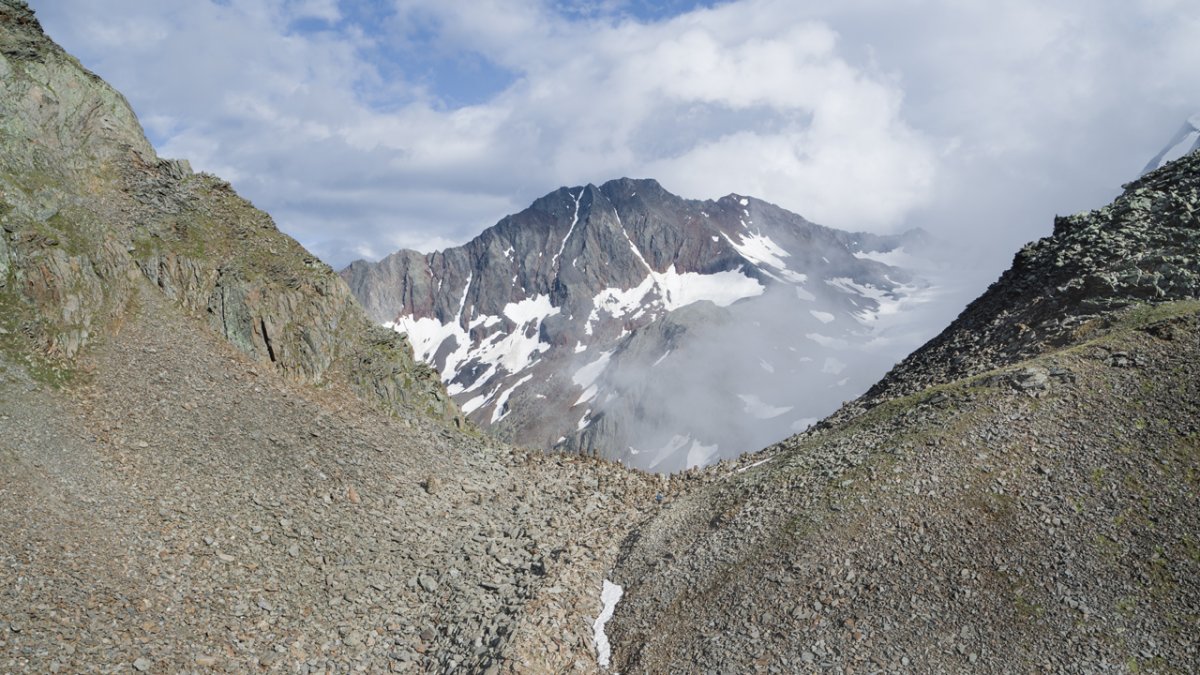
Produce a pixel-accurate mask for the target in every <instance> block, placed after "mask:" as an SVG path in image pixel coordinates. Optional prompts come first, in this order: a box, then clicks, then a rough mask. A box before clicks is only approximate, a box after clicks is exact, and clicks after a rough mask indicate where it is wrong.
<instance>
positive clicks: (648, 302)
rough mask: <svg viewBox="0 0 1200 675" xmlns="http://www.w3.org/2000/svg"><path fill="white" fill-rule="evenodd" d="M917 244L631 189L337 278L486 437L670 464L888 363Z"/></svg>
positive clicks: (591, 190)
mask: <svg viewBox="0 0 1200 675" xmlns="http://www.w3.org/2000/svg"><path fill="white" fill-rule="evenodd" d="M923 241H924V235H923V233H921V232H920V231H913V232H909V233H906V234H903V235H892V236H879V235H874V234H868V233H849V232H841V231H838V230H833V229H830V228H826V227H821V226H819V225H815V224H813V223H810V222H808V221H807V220H805V219H804V218H802V217H800V216H798V215H795V214H793V213H790V212H788V211H786V210H784V209H781V208H779V207H777V206H774V205H772V204H769V203H767V202H764V201H761V200H758V199H755V198H752V197H746V196H741V195H728V196H726V197H723V198H721V199H719V200H716V201H694V200H686V199H682V198H680V197H677V196H675V195H673V194H671V193H669V192H667V191H666V190H664V189H663V188H662V186H660V185H659V184H658V183H657V182H655V181H653V180H631V179H620V180H614V181H610V182H607V183H605V184H603V185H601V186H599V187H597V186H594V185H586V186H581V187H573V188H560V189H558V190H556V191H554V192H552V193H550V194H548V195H546V196H545V197H542V198H541V199H538V200H537V201H535V202H534V203H533V204H532V205H531V206H530V207H529V208H528V209H526V210H524V211H522V212H520V213H517V214H515V215H511V216H508V217H506V218H504V219H502V220H501V221H500V222H499V223H497V224H496V225H495V226H493V227H491V228H488V229H487V230H485V231H484V232H483V233H482V234H480V235H479V236H478V237H476V238H475V239H474V240H472V241H471V242H469V243H467V244H465V245H463V246H460V247H456V248H451V249H448V250H445V251H439V252H435V253H429V254H421V253H417V252H415V251H400V252H398V253H395V254H393V255H391V256H388V257H387V258H385V259H383V260H381V261H379V262H378V263H368V262H363V261H359V262H356V263H354V264H352V265H350V266H349V267H348V268H346V269H345V270H343V271H342V276H343V278H344V279H345V280H346V281H347V283H348V284H349V285H350V288H351V289H352V290H353V291H354V294H355V296H356V297H357V298H358V299H359V300H360V302H362V304H363V306H364V307H366V308H367V311H368V312H369V313H370V314H371V316H372V317H373V318H375V319H376V320H377V321H380V322H385V323H386V325H388V326H390V327H392V328H394V329H395V330H397V331H399V332H401V333H403V334H405V335H407V336H408V337H409V339H410V340H411V341H412V343H413V345H414V349H415V352H416V354H417V356H418V358H421V359H423V360H425V361H426V362H428V363H430V364H431V365H432V366H433V367H434V368H435V369H436V370H437V371H438V372H440V373H441V377H442V379H443V381H444V382H445V383H446V384H447V387H448V389H449V392H450V394H451V395H452V396H453V397H454V399H455V400H456V401H457V402H458V403H459V405H460V406H461V407H462V409H463V412H464V413H466V414H467V415H468V416H469V418H470V419H471V420H472V421H473V422H475V423H476V424H478V425H479V426H480V427H483V428H487V429H490V430H491V431H492V433H494V434H495V435H497V436H498V437H500V438H504V439H507V440H511V441H513V442H516V443H520V444H523V445H527V446H533V447H541V448H556V449H562V450H568V451H573V452H584V453H599V454H602V455H604V456H606V457H609V458H613V459H620V460H622V461H623V462H626V463H628V464H630V465H634V466H639V467H643V468H648V469H653V470H657V471H672V470H678V469H681V468H686V467H689V466H696V465H700V464H706V463H709V462H711V461H714V460H715V459H717V458H718V457H721V456H726V457H728V456H735V455H737V454H739V453H740V452H743V451H746V450H749V449H752V448H755V447H761V446H762V445H764V444H766V443H769V442H772V441H774V440H778V439H779V438H783V437H785V436H787V435H788V434H790V433H793V432H795V431H797V430H800V429H803V428H804V427H805V426H807V425H808V424H809V423H811V422H814V421H816V419H818V418H819V417H821V416H823V415H824V414H826V413H828V412H830V411H831V410H832V409H833V408H834V407H835V406H836V402H837V401H840V400H843V399H845V398H848V397H849V395H852V393H853V392H856V391H861V390H862V389H863V388H865V387H866V386H867V385H868V384H869V383H870V381H871V379H873V378H874V377H875V376H876V375H877V374H878V373H879V372H883V370H884V369H885V368H886V367H887V366H889V365H891V363H893V361H894V358H895V357H897V356H899V354H896V353H894V350H893V351H888V350H880V349H872V347H871V345H872V344H873V343H874V344H876V345H877V344H879V343H882V342H883V340H882V339H881V338H882V336H883V333H884V329H883V328H881V325H882V324H886V323H887V322H888V320H889V317H890V316H891V315H893V314H895V313H896V312H897V310H898V308H899V307H901V306H902V305H904V304H905V303H911V302H915V301H916V300H917V299H918V298H919V297H920V294H921V292H922V291H924V290H926V287H927V284H925V283H924V282H923V281H922V280H920V279H919V278H917V277H916V276H915V275H914V274H913V273H912V272H910V271H908V270H906V269H903V268H902V267H898V266H897V265H899V264H901V262H904V261H906V260H908V259H910V257H909V256H910V254H912V253H919V252H920V249H921V246H922V244H923ZM781 335H787V336H798V337H799V339H792V338H791V337H789V338H788V339H786V340H780V339H779V338H778V336H781ZM848 361H849V362H851V363H852V364H853V365H851V364H850V363H847V362H848ZM797 380H804V381H805V382H806V383H807V386H806V387H803V388H797V387H795V386H794V383H795V382H796V381H797ZM841 392H846V393H841Z"/></svg>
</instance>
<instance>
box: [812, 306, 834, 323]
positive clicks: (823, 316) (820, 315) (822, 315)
mask: <svg viewBox="0 0 1200 675" xmlns="http://www.w3.org/2000/svg"><path fill="white" fill-rule="evenodd" d="M808 313H809V314H812V315H813V316H814V317H816V319H817V321H820V322H821V323H832V322H833V320H834V318H835V317H834V316H833V315H832V314H830V313H829V312H818V311H817V310H815V309H810V310H808Z"/></svg>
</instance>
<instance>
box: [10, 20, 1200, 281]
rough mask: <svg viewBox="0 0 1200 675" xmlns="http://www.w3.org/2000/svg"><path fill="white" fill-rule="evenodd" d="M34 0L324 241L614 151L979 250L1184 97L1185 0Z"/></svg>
mask: <svg viewBox="0 0 1200 675" xmlns="http://www.w3.org/2000/svg"><path fill="white" fill-rule="evenodd" d="M32 4H33V5H34V7H35V9H37V11H38V12H39V16H40V17H41V18H42V20H43V22H44V23H45V25H46V27H47V29H48V31H49V32H50V34H51V35H52V36H53V37H54V38H55V39H57V40H59V41H60V42H61V43H62V44H63V45H64V46H65V47H66V48H67V49H68V50H70V51H72V52H73V53H76V54H77V55H78V56H80V57H81V59H82V60H83V62H84V63H85V64H86V65H88V66H89V67H91V68H93V69H95V70H97V71H98V72H99V73H100V74H101V75H102V76H104V77H105V78H107V79H108V80H109V81H111V82H112V83H113V84H114V85H116V86H117V87H118V88H119V89H121V90H122V91H123V92H124V93H126V95H127V96H128V97H129V98H130V100H131V102H132V104H133V105H134V108H135V110H136V111H137V112H138V113H139V115H141V117H142V120H143V122H144V124H145V125H146V128H147V130H148V132H149V133H150V135H151V138H152V140H153V141H154V142H155V143H156V145H157V147H158V148H159V150H160V153H161V154H164V155H167V156H181V157H188V158H190V159H191V160H192V161H193V163H194V165H196V166H197V167H199V168H201V169H204V170H209V171H213V172H214V173H217V174H219V175H221V176H223V177H225V178H227V179H229V180H231V181H232V182H233V183H234V185H235V186H236V187H237V188H238V189H239V191H241V192H242V193H243V194H244V195H246V196H248V197H249V198H251V199H252V200H253V201H254V202H255V203H256V204H257V205H259V206H261V207H263V208H266V209H267V210H269V211H270V212H271V213H272V214H273V215H275V217H276V219H277V221H278V222H279V223H280V225H281V227H283V228H284V229H285V230H286V231H288V232H289V233H291V234H293V235H294V236H296V237H297V238H298V239H299V240H300V241H301V242H302V243H304V244H305V245H307V246H309V247H310V248H311V249H313V250H314V252H316V253H317V254H318V255H321V256H322V257H324V258H325V259H326V260H328V261H329V262H331V263H332V264H334V265H335V266H340V265H342V264H345V263H347V262H349V261H350V260H351V259H353V258H356V257H360V256H365V257H379V256H382V255H385V254H386V253H388V252H390V251H392V250H394V249H395V248H398V247H401V246H405V247H408V246H416V247H421V248H424V249H428V248H430V247H441V246H444V245H447V244H450V243H459V242H463V241H465V240H467V239H469V238H470V237H471V236H473V235H475V234H477V233H478V232H479V231H480V230H482V229H483V228H484V227H486V226H487V225H490V224H492V223H494V222H495V221H496V220H498V219H499V218H500V217H501V216H503V215H504V214H505V213H509V212H513V211H516V210H519V209H521V208H523V207H524V206H525V205H527V204H528V203H529V202H530V201H531V200H532V199H533V198H535V197H537V196H539V195H541V194H544V193H546V192H549V191H550V190H552V189H554V188H555V187H557V186H559V185H563V184H580V183H585V182H595V183H599V182H602V181H604V180H606V179H609V178H613V177H617V176H622V175H628V176H639V177H655V178H658V179H659V180H660V181H661V182H662V183H663V184H664V186H665V187H667V188H668V189H671V190H673V191H676V192H679V193H682V194H684V195H685V196H689V197H702V198H706V197H716V196H720V195H723V194H726V193H729V192H734V191H736V192H740V193H747V194H754V195H756V196H760V197H762V198H764V199H767V200H769V201H773V202H776V203H778V204H780V205H782V206H785V207H787V208H789V209H791V210H794V211H796V212H798V213H801V214H802V215H805V216H806V217H808V218H810V219H812V220H815V221H818V222H823V223H826V224H829V225H833V226H837V227H843V228H849V229H875V230H881V229H894V228H897V227H902V226H911V225H924V226H926V227H928V228H930V229H934V230H941V231H943V232H944V233H946V235H947V236H951V237H952V236H954V235H955V234H956V233H957V234H969V235H970V238H971V239H972V240H973V241H975V242H976V243H975V245H976V246H977V247H978V249H979V251H980V255H981V256H982V257H983V258H985V259H987V260H988V261H989V262H988V264H986V265H982V266H981V267H980V269H983V270H986V271H985V273H984V274H985V276H987V275H994V274H995V272H996V271H998V270H999V269H1000V268H1001V267H1002V266H1003V265H1004V264H1006V262H1007V259H1008V257H1009V254H1008V252H1009V251H1012V250H1014V249H1015V248H1016V247H1017V246H1018V245H1019V244H1020V243H1021V242H1023V241H1024V240H1026V239H1029V238H1031V237H1034V236H1038V235H1040V234H1042V233H1044V232H1045V231H1047V230H1048V228H1049V225H1050V217H1051V215H1053V213H1055V212H1063V211H1073V210H1078V209H1082V208H1086V207H1090V206H1097V205H1099V204H1101V203H1103V202H1104V201H1105V200H1106V199H1107V198H1108V197H1110V196H1111V194H1112V193H1113V192H1114V191H1115V189H1116V187H1117V186H1118V185H1119V184H1120V183H1121V182H1123V181H1126V180H1128V179H1130V178H1132V177H1133V176H1134V173H1135V172H1136V171H1137V169H1138V168H1140V166H1141V165H1142V164H1143V163H1144V162H1145V161H1146V159H1148V157H1149V156H1151V155H1152V154H1153V153H1154V152H1155V151H1156V150H1157V149H1158V148H1157V146H1158V145H1159V144H1161V143H1162V142H1163V141H1165V140H1166V137H1167V136H1169V134H1170V133H1171V132H1173V131H1174V129H1175V128H1176V127H1177V126H1178V124H1179V123H1180V121H1181V120H1182V119H1183V118H1184V117H1186V115H1188V114H1190V113H1192V112H1195V111H1196V110H1197V109H1200V101H1198V100H1197V97H1198V96H1200V94H1197V93H1196V92H1200V46H1198V45H1200V43H1198V41H1196V40H1195V35H1197V34H1200V7H1197V6H1196V5H1195V3H1190V2H1173V1H1172V0H1155V1H1145V2H1117V1H1116V0H1100V1H1098V2H1097V1H1092V0H1086V1H1085V0H1065V1H1064V2H1059V3H1052V4H1048V3H1041V2H1036V1H1035V0H1009V1H1008V2H1003V3H960V2H952V1H951V0H887V1H884V0H838V1H837V2H834V1H833V0H828V1H824V2H822V1H820V0H818V1H816V2H806V3H795V2H784V1H782V0H736V1H732V2H725V3H722V4H719V5H715V6H702V5H700V6H697V5H698V3H690V2H689V3H686V4H685V3H675V4H673V5H671V7H672V10H671V11H669V12H664V11H662V10H661V9H660V11H659V12H657V13H650V12H649V11H648V10H647V7H648V6H649V4H647V3H640V2H621V1H617V0H606V1H602V2H593V1H583V0H581V1H573V2H559V3H553V4H551V3H549V2H528V1H516V0H472V1H470V2H467V1H465V0H391V1H390V2H385V1H383V0H380V1H378V2H367V1H365V0H353V1H352V0H340V1H339V0H228V1H226V2H220V3H218V2H215V1H211V0H203V1H198V2H187V3H163V2H160V1H158V0H120V1H115V2H108V3H95V2H91V1H90V0H54V1H53V2H49V1H48V0H40V1H39V0H34V1H33V3H32ZM650 4H653V3H650Z"/></svg>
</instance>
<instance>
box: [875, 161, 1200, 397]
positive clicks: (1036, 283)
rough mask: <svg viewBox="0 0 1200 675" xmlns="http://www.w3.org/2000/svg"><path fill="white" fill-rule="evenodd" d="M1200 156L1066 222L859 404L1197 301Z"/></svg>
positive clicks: (1174, 165) (1063, 218)
mask: <svg viewBox="0 0 1200 675" xmlns="http://www.w3.org/2000/svg"><path fill="white" fill-rule="evenodd" d="M1198 204H1200V155H1198V154H1197V153H1192V154H1190V155H1186V156H1184V157H1182V158H1181V159H1179V160H1178V161H1176V162H1174V163H1172V164H1170V165H1168V166H1167V167H1164V168H1162V169H1159V170H1157V171H1154V172H1151V173H1149V174H1146V175H1144V176H1142V177H1141V178H1139V179H1138V180H1136V181H1134V182H1132V183H1130V184H1129V185H1126V186H1125V191H1124V193H1123V194H1121V195H1120V196H1119V197H1117V199H1116V200H1115V201H1114V202H1113V203H1112V204H1110V205H1108V206H1105V207H1103V208H1101V209H1097V210H1095V211H1091V212H1086V213H1081V214H1076V215H1073V216H1061V217H1058V218H1056V219H1055V221H1054V233H1053V235H1052V236H1050V237H1046V238H1044V239H1041V240H1038V241H1036V242H1032V243H1030V244H1028V245H1027V246H1025V247H1024V248H1023V249H1021V251H1019V252H1018V253H1017V254H1016V256H1015V257H1014V259H1013V265H1012V267H1011V268H1009V269H1008V271H1006V272H1005V273H1004V274H1003V275H1002V276H1001V277H1000V279H999V280H997V281H996V282H995V283H994V284H992V285H991V286H990V287H989V288H988V290H987V291H986V292H985V293H984V294H983V295H982V296H980V297H979V298H978V299H976V300H975V301H974V302H972V303H971V304H970V305H968V306H967V308H966V309H964V310H963V312H962V313H961V314H960V315H959V317H958V318H957V319H955V321H954V322H952V323H951V324H950V325H949V326H948V327H947V328H946V329H945V330H944V331H942V333H941V334H939V335H938V336H937V337H935V338H934V339H933V340H930V341H929V343H927V344H926V345H924V346H922V347H921V348H920V349H918V350H916V351H915V352H913V353H912V354H911V355H910V356H909V357H908V358H906V359H904V360H903V361H902V362H901V363H899V364H898V365H897V366H896V368H895V369H893V370H892V371H891V372H890V373H888V374H887V375H886V376H885V377H884V378H883V379H882V380H880V382H879V383H878V384H876V385H875V386H873V387H872V388H871V389H870V390H869V391H868V392H867V394H866V395H865V396H864V397H863V398H862V400H861V401H860V402H859V407H860V408H861V407H862V406H864V405H865V406H869V405H873V404H875V403H878V402H879V401H883V400H886V399H888V398H892V397H895V396H899V395H904V394H909V393H912V392H915V391H919V390H920V389H923V388H925V387H928V386H930V385H934V384H941V383H945V382H949V381H952V380H955V379H959V378H961V377H965V376H969V375H974V374H977V373H980V372H983V371H986V370H990V369H993V368H996V367H999V366H1004V365H1009V364H1012V363H1014V362H1016V361H1018V360H1021V359H1024V358H1028V357H1031V356H1034V355H1037V354H1039V353H1041V352H1043V351H1045V350H1046V349H1048V348H1052V347H1060V346H1063V345H1066V344H1070V343H1072V342H1077V341H1078V340H1079V339H1080V338H1081V337H1083V336H1086V335H1088V334H1089V333H1090V332H1091V331H1092V330H1093V329H1094V328H1095V326H1096V325H1099V324H1102V323H1103V320H1104V319H1103V317H1104V316H1105V315H1106V314H1107V313H1108V312H1111V311H1113V310H1116V309H1120V308H1123V307H1128V306H1130V305H1133V304H1137V303H1146V302H1166V301H1170V300H1177V299H1184V298H1193V297H1196V296H1197V294H1200V268H1198V267H1197V265H1196V251H1197V250H1198V249H1200V227H1198V226H1200V215H1198V214H1197V210H1198V206H1197V205H1198Z"/></svg>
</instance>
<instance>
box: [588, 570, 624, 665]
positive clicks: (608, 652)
mask: <svg viewBox="0 0 1200 675" xmlns="http://www.w3.org/2000/svg"><path fill="white" fill-rule="evenodd" d="M624 594H625V589H624V588H621V587H620V586H618V585H617V584H614V583H613V582H611V581H609V580H608V579H605V580H604V585H603V586H602V587H601V588H600V604H601V605H603V606H602V607H601V609H600V616H598V617H596V621H595V622H594V623H592V634H593V641H594V642H595V643H596V661H597V662H599V664H600V667H601V668H608V666H609V663H610V662H611V659H612V645H610V644H609V643H608V636H607V635H605V634H604V625H605V624H606V623H608V620H609V619H611V618H612V615H613V612H614V611H616V609H617V603H618V602H620V601H621V596H622V595H624Z"/></svg>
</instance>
